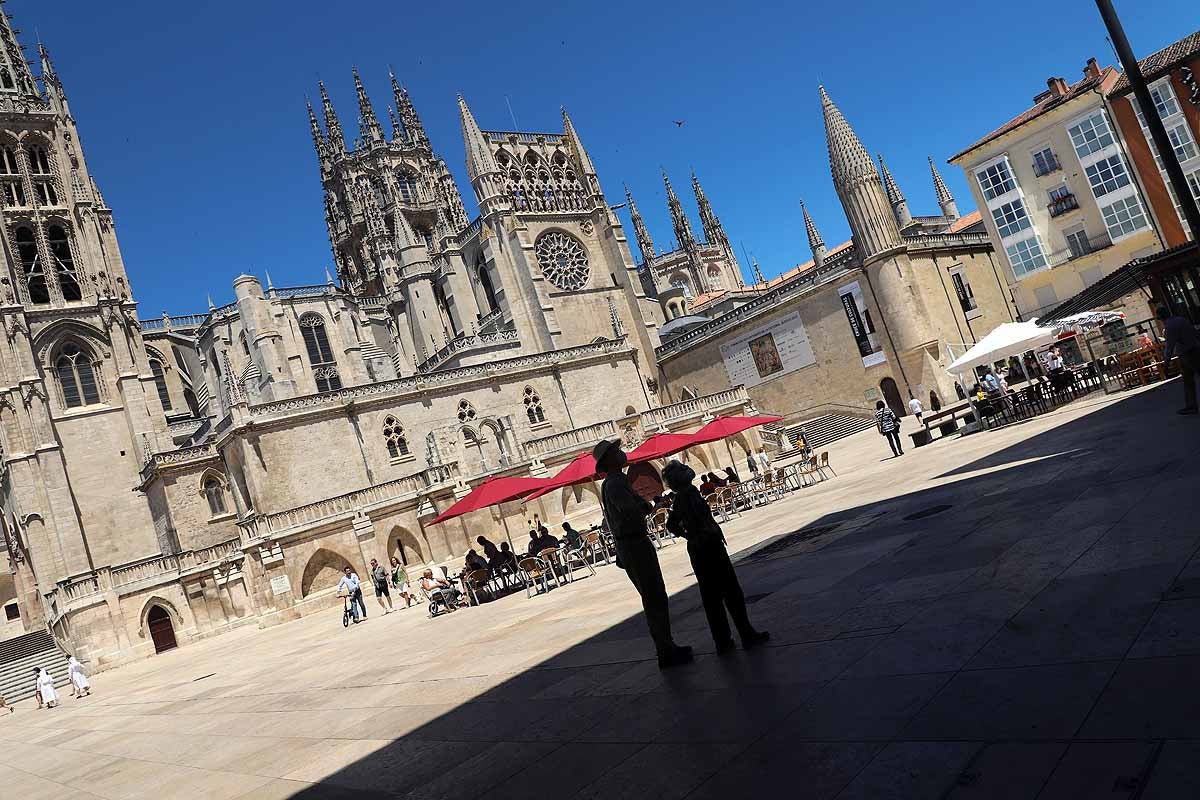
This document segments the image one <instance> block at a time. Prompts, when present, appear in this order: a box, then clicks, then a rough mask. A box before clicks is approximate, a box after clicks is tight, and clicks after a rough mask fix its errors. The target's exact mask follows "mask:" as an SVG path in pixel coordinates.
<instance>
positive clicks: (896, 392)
mask: <svg viewBox="0 0 1200 800" xmlns="http://www.w3.org/2000/svg"><path fill="white" fill-rule="evenodd" d="M879 391H881V392H883V402H885V403H887V404H888V408H890V409H891V410H892V411H893V412H894V413H895V414H896V416H897V417H903V416H904V415H905V414H907V413H908V407H907V405H905V403H904V400H903V399H902V398H901V397H900V387H898V386H896V381H895V380H893V379H892V378H890V377H888V378H884V379H883V380H881V381H880V382H879Z"/></svg>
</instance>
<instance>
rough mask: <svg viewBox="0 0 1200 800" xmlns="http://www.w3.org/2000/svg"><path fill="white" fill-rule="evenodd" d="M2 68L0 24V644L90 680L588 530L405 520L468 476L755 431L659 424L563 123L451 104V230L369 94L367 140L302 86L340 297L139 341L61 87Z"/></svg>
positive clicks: (440, 177)
mask: <svg viewBox="0 0 1200 800" xmlns="http://www.w3.org/2000/svg"><path fill="white" fill-rule="evenodd" d="M19 54H20V47H19V45H18V43H17V41H16V38H15V34H14V32H13V30H12V28H11V26H10V24H9V21H8V18H7V16H5V15H4V14H3V13H0V199H2V200H3V203H2V205H3V210H2V211H0V218H2V220H3V222H2V230H0V237H2V238H3V240H4V244H5V248H6V253H7V254H8V255H7V257H6V266H7V269H6V271H5V273H4V275H3V276H0V326H2V327H3V330H4V333H5V337H4V341H5V343H6V344H5V347H4V348H3V351H2V353H0V384H2V387H3V388H2V390H0V444H2V445H3V471H2V472H0V511H2V513H0V525H2V527H3V532H4V538H5V545H6V549H7V553H8V556H9V566H10V570H9V574H8V575H5V576H4V580H3V582H0V605H3V606H5V607H6V608H13V607H15V608H16V609H18V611H19V620H17V621H16V622H15V623H13V624H7V625H3V626H0V636H8V635H11V634H14V633H17V632H20V631H25V630H34V629H37V628H40V627H49V629H50V630H51V631H52V632H53V633H54V634H55V636H56V637H57V639H58V641H59V642H60V644H62V646H64V647H65V648H66V649H68V650H69V651H70V652H72V653H74V654H76V655H77V656H79V657H80V658H81V659H84V660H86V661H89V662H90V663H91V665H92V667H93V668H104V667H107V666H111V665H114V664H118V663H122V662H125V661H128V660H130V659H135V658H140V657H143V656H145V655H149V654H152V653H154V652H156V651H158V650H161V649H163V648H165V647H169V646H172V645H173V644H178V645H183V644H186V643H187V642H189V641H192V640H195V639H197V638H200V637H205V636H211V635H216V634H219V633H221V632H223V631H226V630H229V629H230V628H232V627H236V626H239V625H247V624H250V625H260V626H266V625H273V624H278V623H280V622H284V621H287V620H289V619H294V618H296V617H298V616H302V615H304V614H308V613H315V612H318V611H325V610H327V609H329V608H330V607H332V606H333V605H335V601H333V600H332V598H331V597H330V594H331V592H332V590H333V586H334V584H335V583H336V580H337V578H338V576H339V575H340V572H341V568H342V566H344V565H346V564H349V565H351V566H352V567H354V568H355V569H356V570H358V571H359V573H360V575H362V574H365V569H366V565H367V563H368V562H369V560H370V559H371V558H377V559H379V560H380V561H382V562H385V563H386V561H387V560H388V559H389V558H390V557H392V556H395V557H397V558H400V559H401V560H402V561H403V563H404V564H405V565H407V567H408V568H409V569H410V570H412V571H414V572H416V571H419V570H420V569H423V568H424V567H425V566H426V565H431V564H438V565H449V566H450V567H451V568H453V569H457V568H458V566H459V565H460V564H461V561H462V558H463V555H464V552H465V551H466V549H467V548H469V547H472V546H474V540H475V537H476V536H478V535H480V534H486V535H488V536H490V537H492V538H493V540H496V539H497V537H500V538H507V537H508V536H509V535H511V536H512V537H513V539H514V541H515V542H516V547H517V548H518V549H520V548H521V547H522V542H523V541H524V531H525V530H526V527H527V521H528V519H529V518H530V515H531V514H533V513H540V514H541V515H542V517H543V518H544V519H547V520H550V519H554V520H559V519H570V520H575V521H577V522H579V523H580V524H590V523H592V522H594V521H596V514H597V504H596V497H595V493H594V491H593V490H591V489H588V488H584V489H580V490H578V491H568V492H564V493H560V494H556V495H553V496H547V497H545V498H543V499H541V500H538V501H536V502H535V503H533V504H531V505H530V506H529V507H525V506H522V505H521V504H519V503H514V504H507V505H506V506H505V507H504V508H503V509H502V510H501V509H493V510H488V511H481V512H477V513H475V514H472V515H468V516H466V517H463V518H460V519H457V520H454V521H452V522H450V523H447V524H445V525H440V526H430V525H429V522H430V521H431V520H432V519H433V517H434V516H436V515H437V514H438V513H439V512H440V511H443V510H445V509H446V508H448V507H449V506H450V505H451V504H452V503H454V502H455V501H456V500H457V499H459V498H461V497H463V496H464V495H465V494H466V493H467V492H468V491H469V490H470V487H471V486H472V485H474V484H477V483H478V482H480V481H481V480H482V479H484V478H485V477H487V476H489V475H497V474H502V475H537V476H545V475H549V474H553V472H555V471H557V470H558V469H559V468H560V467H562V466H564V465H565V464H566V463H568V462H569V461H570V460H571V459H572V458H573V457H574V455H576V454H577V453H578V452H580V451H584V450H587V449H590V448H591V447H592V445H594V443H595V442H596V441H597V440H598V439H599V438H601V437H603V436H617V435H620V436H623V437H624V438H626V439H627V440H629V441H631V442H633V443H636V442H637V441H640V439H641V438H643V437H644V436H646V435H649V433H652V432H654V431H656V430H694V429H696V428H698V427H699V426H700V425H702V424H704V422H706V421H707V420H709V419H711V418H712V416H713V415H714V414H717V413H724V414H736V413H743V412H745V411H747V410H750V408H751V407H750V403H749V398H748V397H747V395H746V394H745V392H744V391H742V390H740V389H732V390H728V391H721V392H717V393H714V394H713V396H711V397H707V398H700V399H689V400H688V401H686V402H683V403H678V404H668V405H666V406H662V405H661V403H660V393H659V391H658V386H657V382H656V381H655V366H654V360H653V359H654V350H655V347H656V346H657V345H658V344H659V341H660V340H659V336H658V329H659V327H660V325H661V323H662V321H663V317H662V311H661V308H660V305H659V303H658V301H657V300H655V299H654V297H653V291H651V292H650V293H649V295H648V294H647V292H646V289H645V287H644V286H643V283H642V280H641V276H640V274H639V271H638V269H637V267H636V265H635V264H634V261H633V258H632V256H631V254H630V251H629V247H628V244H627V243H626V240H625V235H624V232H623V230H622V228H621V224H620V222H619V220H618V219H617V217H616V216H615V214H614V213H613V211H612V210H611V209H610V208H609V206H608V204H607V203H606V202H605V199H604V195H603V192H602V190H601V187H600V183H599V179H598V177H597V175H596V172H595V170H594V168H593V166H592V163H591V160H590V158H589V157H588V154H587V152H586V150H585V149H584V147H583V144H582V142H581V140H580V137H579V135H578V133H577V132H576V130H575V128H574V126H573V124H572V122H571V119H570V117H569V116H567V114H566V113H565V112H564V114H563V131H562V132H561V133H527V132H487V131H484V130H482V129H481V128H480V126H479V125H478V124H477V123H476V121H475V118H474V116H473V115H472V113H471V111H470V109H469V108H468V107H467V104H466V102H465V101H464V100H462V98H459V101H458V111H459V117H460V121H461V124H462V130H463V138H464V143H465V148H466V156H467V165H468V173H469V175H470V178H471V182H472V188H473V190H474V192H475V196H476V200H477V202H478V205H479V208H480V212H481V213H480V215H479V217H477V218H476V219H475V220H473V221H472V220H469V219H468V218H467V216H466V213H465V211H464V207H463V203H462V200H461V198H460V196H459V194H458V189H457V187H456V186H455V183H454V180H453V179H452V177H451V176H450V173H449V171H448V169H447V168H446V165H445V162H444V161H443V160H442V159H441V158H440V157H439V156H437V155H436V154H435V153H434V151H433V149H432V145H431V143H430V141H429V139H428V138H427V136H426V135H425V132H424V127H423V125H422V123H421V120H420V118H419V117H418V116H417V114H416V111H415V110H414V108H413V105H412V102H411V100H410V98H409V96H408V93H407V91H406V90H404V89H403V88H402V87H400V86H399V85H398V83H397V82H396V81H395V79H394V78H393V87H394V99H395V102H396V109H395V111H394V112H393V113H392V126H391V133H390V135H388V134H385V132H384V130H383V128H382V126H381V125H380V124H379V122H378V120H377V118H376V117H375V114H374V110H373V109H372V106H371V101H370V99H369V98H368V97H367V96H366V93H365V91H364V89H363V87H362V83H361V81H360V80H359V78H358V75H357V74H355V75H354V76H353V77H354V83H355V87H356V89H357V94H358V105H359V109H358V110H359V114H358V117H359V136H358V137H357V139H356V140H354V141H353V142H351V143H347V140H346V136H345V135H344V133H343V131H342V127H341V123H340V120H339V118H338V116H337V114H336V112H335V111H334V109H333V105H332V102H331V101H330V100H329V97H328V94H327V93H326V92H325V89H324V86H322V87H320V88H321V97H322V112H323V118H324V119H323V122H322V121H321V120H318V118H317V116H316V112H315V110H314V109H312V108H311V107H310V108H309V121H310V128H311V132H312V136H313V141H314V146H315V149H316V153H317V164H318V168H319V177H320V180H321V185H322V189H323V191H324V195H325V201H326V202H325V205H326V223H327V227H328V231H329V237H330V243H331V247H332V250H333V256H334V262H335V264H336V272H337V279H336V280H335V279H334V278H333V276H332V275H327V276H326V280H325V282H324V283H321V284H318V285H313V286H300V287H276V286H274V285H273V283H272V281H271V279H270V276H269V275H267V276H266V280H265V286H264V282H263V281H262V280H260V279H259V278H258V277H256V276H250V275H242V276H239V277H238V278H237V279H236V280H235V281H234V282H233V291H234V296H235V300H234V302H232V303H229V304H228V305H224V306H219V307H218V306H215V305H214V304H213V303H212V302H211V300H210V301H209V307H208V310H207V312H206V313H200V314H192V315H184V316H174V317H172V316H169V315H164V316H163V317H162V318H153V319H146V320H141V319H139V317H138V314H137V311H136V305H135V302H134V296H133V292H132V290H131V288H130V286H129V281H128V278H127V276H126V273H125V268H124V265H123V263H122V261H121V257H120V250H119V248H118V246H117V240H116V234H115V232H114V230H113V224H112V213H111V211H110V210H109V209H108V207H107V206H106V205H105V203H104V200H103V198H102V197H101V195H100V193H99V191H98V189H97V188H96V183H95V181H94V180H93V179H92V176H91V175H90V174H89V172H88V170H87V165H86V161H85V160H84V154H83V152H82V149H81V147H80V145H79V136H78V132H77V129H76V127H75V120H74V118H73V117H72V115H71V113H70V109H69V106H68V104H67V99H66V95H65V92H64V90H63V84H62V82H61V81H60V79H59V77H58V75H57V74H56V73H55V71H54V69H53V66H52V65H51V63H50V59H49V56H48V54H47V53H46V52H45V50H44V49H43V50H42V52H41V84H42V85H41V86H40V87H39V85H38V83H37V82H36V81H35V78H34V75H33V74H32V72H31V71H30V70H29V68H28V66H27V65H26V63H25V61H24V59H23V58H21V57H20V55H19ZM696 190H697V193H698V196H700V197H701V198H702V197H703V193H702V191H701V190H700V189H699V185H698V183H697V184H696ZM706 208H707V210H706ZM701 216H702V219H704V220H705V231H706V235H707V236H708V237H709V240H710V244H713V246H719V247H720V248H721V249H722V252H723V253H725V252H726V251H728V241H727V240H725V239H723V238H722V237H723V234H721V236H718V235H717V233H715V231H718V230H719V223H717V222H716V218H715V216H714V215H712V212H711V208H710V207H707V201H706V200H704V201H703V202H702V206H701ZM714 226H716V227H714ZM706 252H707V251H706ZM728 258H732V257H731V255H729V256H728ZM733 263H734V264H736V262H733ZM733 269H735V270H736V267H734V268H733ZM729 280H732V278H729ZM651 289H653V287H651ZM614 389H616V391H614ZM746 441H747V443H748V444H752V443H753V442H754V441H756V440H754V439H753V434H750V435H748V436H747V437H746ZM684 457H685V458H693V459H696V460H697V462H698V463H700V464H705V465H707V464H712V465H714V466H715V464H716V463H717V461H718V459H719V458H720V454H719V452H715V451H714V452H710V448H709V447H707V446H706V447H700V448H696V449H695V450H694V451H691V452H689V453H688V454H686V455H685V456H684Z"/></svg>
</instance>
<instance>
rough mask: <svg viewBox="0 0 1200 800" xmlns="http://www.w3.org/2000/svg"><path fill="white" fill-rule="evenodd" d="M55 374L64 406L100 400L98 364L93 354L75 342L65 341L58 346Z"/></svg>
mask: <svg viewBox="0 0 1200 800" xmlns="http://www.w3.org/2000/svg"><path fill="white" fill-rule="evenodd" d="M54 375H55V377H56V378H57V379H58V388H59V390H60V391H61V392H62V399H63V406H64V407H66V408H78V407H80V406H90V405H95V404H97V403H99V402H100V386H99V381H98V380H96V364H95V362H94V360H93V359H92V356H91V354H90V353H88V352H87V351H85V350H83V348H81V347H80V346H79V345H78V344H76V343H75V342H65V343H63V344H62V345H61V346H60V347H59V348H58V352H57V354H56V355H55V357H54Z"/></svg>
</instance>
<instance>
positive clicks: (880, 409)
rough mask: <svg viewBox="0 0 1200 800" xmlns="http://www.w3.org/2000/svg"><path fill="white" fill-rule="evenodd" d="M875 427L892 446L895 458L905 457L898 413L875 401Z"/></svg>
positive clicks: (881, 402)
mask: <svg viewBox="0 0 1200 800" xmlns="http://www.w3.org/2000/svg"><path fill="white" fill-rule="evenodd" d="M875 427H876V428H878V429H879V433H880V435H882V436H884V437H886V438H887V440H888V444H890V445H891V446H892V455H893V456H902V455H904V448H903V447H901V446H900V420H899V419H897V418H896V412H895V411H892V410H891V409H890V408H888V407H887V404H886V403H884V402H883V401H882V400H876V401H875Z"/></svg>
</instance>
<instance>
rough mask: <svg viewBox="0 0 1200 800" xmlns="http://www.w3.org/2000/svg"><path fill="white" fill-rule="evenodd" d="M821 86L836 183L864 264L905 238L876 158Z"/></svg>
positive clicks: (896, 246)
mask: <svg viewBox="0 0 1200 800" xmlns="http://www.w3.org/2000/svg"><path fill="white" fill-rule="evenodd" d="M820 90H821V110H822V112H823V114H824V116H825V140H826V142H827V144H828V147H829V169H830V172H831V173H832V175H833V186H834V188H835V189H836V190H837V193H838V197H839V198H840V199H841V201H842V208H843V209H845V211H846V220H847V221H848V222H849V223H850V230H851V232H852V233H853V236H854V243H855V246H856V249H857V251H858V255H859V258H861V259H862V263H863V264H864V265H866V264H870V263H871V262H872V261H874V260H875V259H876V258H877V257H879V256H880V255H883V254H886V253H889V252H891V251H894V250H898V249H900V248H902V247H903V246H904V240H903V239H902V238H901V236H900V229H899V227H898V226H897V224H896V217H895V215H894V214H893V213H892V208H891V204H890V203H889V202H888V199H887V194H886V192H885V191H884V188H883V181H882V179H880V177H879V170H877V169H876V167H875V162H874V161H872V160H871V156H870V155H869V154H868V153H867V149H866V148H865V147H863V144H862V142H861V141H859V139H858V136H857V135H855V133H854V131H853V129H851V127H850V123H848V122H846V118H845V117H844V116H842V112H841V111H839V110H838V107H837V106H835V105H834V104H833V100H831V99H830V98H829V94H828V93H827V92H826V91H825V87H824V86H822V87H820Z"/></svg>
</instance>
